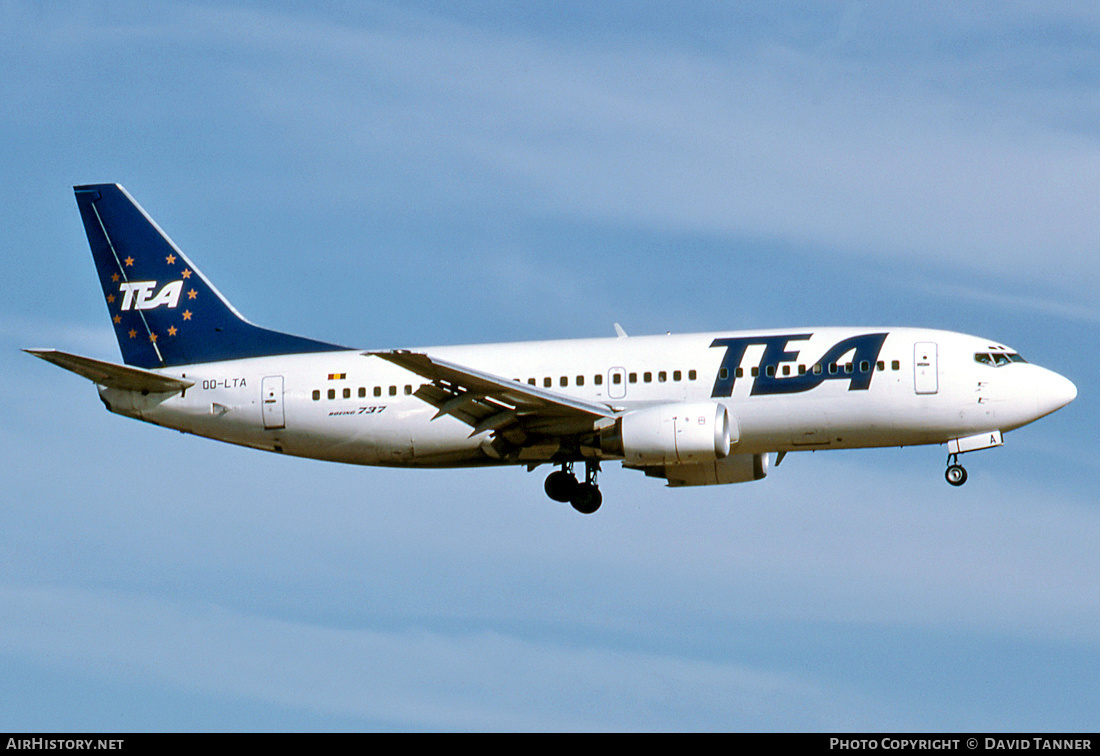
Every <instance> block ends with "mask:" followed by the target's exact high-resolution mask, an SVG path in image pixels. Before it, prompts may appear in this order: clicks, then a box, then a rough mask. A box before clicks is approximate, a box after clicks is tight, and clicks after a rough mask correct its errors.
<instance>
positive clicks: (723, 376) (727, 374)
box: [718, 368, 730, 381]
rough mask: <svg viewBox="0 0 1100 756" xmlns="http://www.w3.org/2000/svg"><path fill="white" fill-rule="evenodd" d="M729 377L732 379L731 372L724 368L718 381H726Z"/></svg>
mask: <svg viewBox="0 0 1100 756" xmlns="http://www.w3.org/2000/svg"><path fill="white" fill-rule="evenodd" d="M729 377H730V371H729V370H727V369H726V368H722V369H721V370H719V371H718V379H719V380H722V381H724V380H726V379H727V378H729Z"/></svg>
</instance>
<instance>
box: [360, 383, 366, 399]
mask: <svg viewBox="0 0 1100 756" xmlns="http://www.w3.org/2000/svg"><path fill="white" fill-rule="evenodd" d="M366 395H367V387H366V386H360V387H359V398H360V399H362V398H363V397H365V396H366Z"/></svg>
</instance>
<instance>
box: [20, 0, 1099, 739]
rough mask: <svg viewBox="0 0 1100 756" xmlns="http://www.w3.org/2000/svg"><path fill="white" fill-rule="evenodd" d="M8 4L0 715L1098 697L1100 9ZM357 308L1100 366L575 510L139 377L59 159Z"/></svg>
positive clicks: (802, 709) (183, 235) (331, 306)
mask: <svg viewBox="0 0 1100 756" xmlns="http://www.w3.org/2000/svg"><path fill="white" fill-rule="evenodd" d="M592 5H593V4H582V3H578V4H568V3H552V4H545V5H542V6H537V7H535V8H533V9H532V8H529V7H525V6H523V5H519V6H518V7H517V4H513V3H497V2H486V3H479V4H478V5H477V7H476V9H472V10H466V9H459V10H456V9H455V8H453V7H451V6H450V5H449V4H442V3H430V2H419V3H418V2H410V3H400V4H387V3H349V4H344V5H339V4H334V5H329V6H326V7H323V8H319V7H317V6H316V5H315V4H312V3H223V4H202V3H200V4H195V3H186V4H183V3H181V4H174V3H148V2H146V3H125V2H108V1H106V0H97V1H91V0H89V2H76V3H69V4H40V3H27V2H19V1H18V0H8V1H7V2H3V3H0V41H2V44H0V62H2V64H3V67H4V70H5V72H6V75H5V76H4V77H3V78H2V79H0V137H2V138H3V143H4V145H5V149H4V151H3V157H2V165H3V168H4V175H5V177H6V178H7V179H8V181H7V183H6V184H5V185H4V186H3V187H0V201H2V207H3V218H4V222H3V223H2V224H0V244H2V248H3V250H4V253H5V256H4V259H5V260H6V262H7V265H8V271H7V275H5V276H3V277H0V346H2V349H0V379H2V381H3V384H4V390H3V391H2V392H0V458H2V459H4V461H5V462H4V464H3V465H0V490H3V491H5V496H4V504H3V506H2V507H0V727H2V728H4V729H10V730H146V729H149V730H223V729H224V730H270V729H277V730H283V729H302V730H330V729H337V730H344V729H350V730H362V729H368V730H369V729H414V730H437V729H441V730H451V729H459V730H465V729H500V730H511V729H525V730H568V729H586V730H587V729H660V730H686V729H709V730H727V729H728V730H746V729H747V730H798V731H802V730H837V729H840V730H843V729H852V730H973V731H979V730H1094V729H1095V723H1096V712H1097V711H1098V710H1100V693H1098V692H1097V688H1096V685H1095V681H1096V679H1097V678H1098V677H1100V631H1098V629H1097V628H1100V590H1098V589H1097V586H1098V585H1100V550H1098V549H1097V548H1096V544H1097V543H1100V508H1098V498H1100V497H1098V496H1097V484H1096V482H1095V481H1096V480H1097V477H1098V473H1100V464H1098V463H1097V459H1098V458H1100V454H1098V452H1100V444H1098V442H1097V440H1096V437H1095V432H1094V428H1095V425H1096V419H1097V403H1096V400H1095V396H1096V395H1097V391H1098V390H1100V381H1098V380H1097V378H1096V377H1095V371H1094V370H1092V369H1091V368H1090V366H1089V365H1090V363H1088V362H1087V361H1086V360H1087V358H1088V355H1091V354H1093V353H1095V352H1096V350H1097V346H1098V343H1097V342H1098V339H1097V328H1098V326H1100V297H1098V296H1097V294H1096V292H1097V291H1098V290H1100V213H1098V212H1097V208H1098V207H1100V189H1098V188H1097V187H1098V184H1097V181H1096V177H1097V176H1098V175H1100V67H1098V66H1097V65H1096V61H1097V60H1100V50H1098V49H1097V46H1098V42H1097V40H1100V12H1098V11H1097V10H1096V9H1095V6H1094V5H1093V4H1091V3H1005V4H1001V5H999V6H998V9H997V13H996V15H991V14H990V13H989V10H988V8H987V7H986V6H983V5H976V4H965V3H964V4H960V3H942V4H941V3H922V4H920V5H919V7H916V8H909V9H905V8H899V7H896V5H895V4H889V5H882V4H862V3H845V4H835V3H767V4H761V5H759V6H751V5H740V6H738V7H736V8H730V7H728V4H726V3H714V4H708V3H699V4H676V5H675V6H668V5H667V4H663V3H636V2H634V3H613V2H608V3H600V4H599V5H598V8H593V7H591V6H592ZM108 181H117V182H120V183H122V184H124V185H125V186H126V187H127V189H128V190H129V191H130V192H131V193H132V194H133V195H134V196H135V197H136V198H137V199H138V201H139V202H141V203H142V205H143V206H144V207H145V208H146V209H147V210H148V211H149V212H150V213H151V214H152V215H153V217H154V218H156V219H157V221H158V222H159V223H160V225H161V226H162V227H163V228H164V229H165V230H166V231H167V232H168V233H169V234H170V235H171V236H172V237H173V239H174V240H175V241H176V242H177V243H178V244H179V245H180V246H181V247H182V248H183V249H184V250H185V251H186V252H187V253H188V255H189V256H190V257H191V258H192V259H193V260H194V261H195V262H196V263H197V264H199V265H200V266H201V267H202V270H203V271H204V273H205V274H206V275H207V276H208V277H210V278H211V279H212V280H213V281H214V282H215V283H216V284H217V286H218V287H219V289H220V290H221V291H222V292H223V293H224V294H225V295H226V296H228V297H229V298H230V299H231V300H232V301H233V303H234V305H236V307H237V308H238V309H239V310H240V311H242V312H243V313H244V314H245V315H246V316H248V317H249V318H250V319H252V320H253V321H256V322H258V323H262V324H263V325H267V326H270V327H274V328H278V329H282V330H289V331H292V332H295V333H301V334H302V335H306V336H311V337H315V338H320V339H324V340H331V341H336V342H340V343H347V344H351V345H356V346H362V347H385V346H402V345H412V344H426V343H437V344H443V343H469V342H482V341H503V340H516V339H541V338H567V337H572V336H578V337H579V336H598V335H611V334H612V333H613V331H612V323H613V322H615V321H618V322H621V323H622V324H623V326H624V327H625V328H626V329H627V331H628V332H630V333H654V332H663V331H665V330H672V331H678V332H686V331H697V330H699V331H701V330H717V329H725V328H753V327H773V326H774V327H799V326H806V325H914V326H928V327H938V328H948V329H951V330H958V331H963V332H967V333H975V334H981V335H983V336H988V337H989V338H991V339H995V340H998V341H1003V342H1005V343H1008V344H1010V345H1012V346H1014V347H1016V348H1017V349H1019V350H1020V351H1021V352H1022V353H1023V354H1024V355H1025V356H1026V357H1027V358H1028V359H1030V360H1031V361H1034V362H1037V363H1039V364H1042V365H1044V366H1047V367H1050V368H1052V369H1054V370H1056V371H1058V372H1060V373H1062V374H1064V375H1067V376H1068V377H1070V378H1071V379H1072V380H1073V381H1074V382H1075V383H1076V384H1077V386H1078V389H1079V397H1078V399H1077V401H1075V402H1074V403H1073V404H1072V405H1070V406H1069V407H1067V408H1066V409H1064V410H1062V411H1060V412H1058V413H1056V414H1055V415H1053V416H1051V417H1049V418H1046V419H1044V420H1042V421H1040V422H1039V423H1037V424H1035V425H1033V426H1029V427H1027V428H1024V429H1022V430H1020V431H1018V432H1014V433H1012V434H1009V435H1008V436H1007V437H1006V445H1005V447H1004V448H1001V449H996V450H991V451H987V452H983V453H980V454H975V455H973V456H972V457H970V458H968V459H967V460H966V462H967V467H968V470H969V472H970V482H968V484H967V485H966V486H965V487H963V488H962V489H958V490H955V489H952V488H950V487H949V486H947V484H946V483H945V482H944V481H943V477H942V469H943V459H944V455H945V451H944V450H943V449H942V448H935V447H925V448H913V449H901V450H899V449H887V450H871V451H863V452H834V453H829V454H813V455H792V456H790V457H788V458H787V459H786V460H785V461H784V463H783V465H782V467H780V468H778V469H776V470H773V473H772V475H770V476H769V477H768V478H767V479H766V480H764V481H761V482H759V483H755V484H749V485H740V486H730V487H713V488H703V489H698V490H686V491H682V490H670V489H667V488H664V487H662V486H660V485H659V484H658V483H657V482H656V481H653V480H648V479H645V478H643V477H642V476H640V475H638V474H636V473H630V472H627V471H621V470H617V469H613V470H608V471H607V472H606V473H605V474H604V475H603V477H602V483H603V490H604V494H605V505H604V507H603V509H601V510H600V512H599V513H598V514H597V515H595V516H593V517H581V516H578V515H576V514H575V513H574V512H573V511H572V510H571V509H569V508H568V507H567V506H564V505H556V504H554V503H552V502H550V501H549V500H547V499H546V498H545V496H544V495H543V493H542V478H543V474H542V473H543V472H544V471H539V472H537V473H533V474H528V473H526V472H525V471H524V470H523V469H521V468H517V469H507V470H485V471H477V470H473V471H471V470H462V471H421V472H416V471H395V470H383V469H372V468H352V467H342V466H337V465H331V464H325V463H319V462H311V461H308V460H297V459H287V458H283V457H276V456H274V455H265V454H262V453H260V452H256V451H250V450H246V449H239V448H235V447H230V446H226V445H221V444H217V443H214V442H210V441H203V440H201V439H196V438H192V437H185V436H182V435H180V434H175V433H171V432H167V431H164V430H162V429H158V428H155V427H152V426H145V425H142V424H140V423H136V422H134V421H131V420H126V419H124V418H120V417H117V416H114V415H110V414H109V413H107V412H105V411H104V410H103V408H102V406H101V405H100V403H99V401H98V399H97V398H96V396H95V392H94V390H93V389H92V387H91V386H90V385H89V384H87V383H86V382H84V381H82V380H80V379H78V378H76V377H74V376H72V375H69V374H67V373H65V372H63V371H60V370H57V369H55V368H53V367H51V366H49V365H46V364H44V363H41V362H39V361H37V360H34V359H33V358H31V357H29V356H27V355H25V354H23V353H22V352H20V351H19V348H21V347H39V346H52V347H57V348H61V349H67V350H70V351H76V352H79V353H82V354H88V355H91V356H95V357H100V358H104V359H112V360H117V359H118V352H117V346H116V345H115V343H114V341H113V336H112V334H111V331H110V328H109V324H108V321H107V318H106V313H105V312H104V311H103V305H102V303H101V301H100V294H99V292H98V291H97V287H96V285H95V278H94V273H93V267H92V263H91V257H90V254H89V253H88V250H87V246H86V242H85V239H84V236H83V231H82V228H81V226H80V221H79V216H78V213H77V210H76V205H75V202H74V201H73V198H72V192H71V187H72V185H74V184H78V183H89V182H108Z"/></svg>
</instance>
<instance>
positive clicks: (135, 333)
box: [130, 328, 137, 339]
mask: <svg viewBox="0 0 1100 756" xmlns="http://www.w3.org/2000/svg"><path fill="white" fill-rule="evenodd" d="M136 336H137V331H135V330H134V329H133V328H131V329H130V338H131V339H132V338H134V337H136Z"/></svg>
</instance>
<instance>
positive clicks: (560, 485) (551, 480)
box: [542, 470, 580, 502]
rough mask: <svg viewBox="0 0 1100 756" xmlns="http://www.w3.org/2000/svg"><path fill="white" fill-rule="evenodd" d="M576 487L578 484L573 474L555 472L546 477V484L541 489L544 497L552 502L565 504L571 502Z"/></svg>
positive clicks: (561, 471) (563, 471)
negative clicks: (544, 493) (544, 492)
mask: <svg viewBox="0 0 1100 756" xmlns="http://www.w3.org/2000/svg"><path fill="white" fill-rule="evenodd" d="M578 486H580V483H578V482H577V478H576V477H575V476H574V475H573V473H571V472H566V471H565V470H557V471H555V472H552V473H550V474H549V475H547V476H546V483H544V484H543V486H542V487H543V490H545V491H546V495H547V496H549V497H550V498H551V499H553V500H554V501H560V502H566V501H572V500H573V497H574V496H575V495H576V493H577V487H578Z"/></svg>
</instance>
